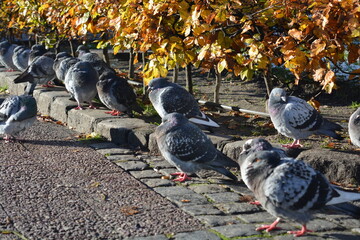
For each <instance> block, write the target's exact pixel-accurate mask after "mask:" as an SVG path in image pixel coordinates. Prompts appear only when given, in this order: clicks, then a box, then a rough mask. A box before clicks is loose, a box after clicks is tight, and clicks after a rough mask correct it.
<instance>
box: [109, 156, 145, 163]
mask: <svg viewBox="0 0 360 240" xmlns="http://www.w3.org/2000/svg"><path fill="white" fill-rule="evenodd" d="M104 155H105V156H106V158H107V159H109V160H111V161H141V160H139V158H137V157H136V156H134V155H133V154H127V155H119V154H116V155H106V154H104ZM141 162H142V161H141Z"/></svg>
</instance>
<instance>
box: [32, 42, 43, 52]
mask: <svg viewBox="0 0 360 240" xmlns="http://www.w3.org/2000/svg"><path fill="white" fill-rule="evenodd" d="M31 51H42V52H43V51H44V52H45V51H46V49H45V46H44V45H41V44H35V45H33V46H32V47H31Z"/></svg>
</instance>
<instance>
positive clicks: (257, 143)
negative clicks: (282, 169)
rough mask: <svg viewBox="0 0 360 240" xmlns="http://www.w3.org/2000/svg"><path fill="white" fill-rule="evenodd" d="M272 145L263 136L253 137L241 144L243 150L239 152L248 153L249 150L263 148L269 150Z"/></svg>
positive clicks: (260, 149) (261, 149) (256, 150)
mask: <svg viewBox="0 0 360 240" xmlns="http://www.w3.org/2000/svg"><path fill="white" fill-rule="evenodd" d="M272 148H273V146H272V145H271V144H270V143H269V142H268V141H267V140H265V139H263V138H254V139H249V140H247V141H246V142H245V143H244V145H243V150H242V152H241V153H240V154H243V153H249V152H250V151H253V152H258V151H264V150H271V149H272Z"/></svg>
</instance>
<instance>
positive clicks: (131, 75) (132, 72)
mask: <svg viewBox="0 0 360 240" xmlns="http://www.w3.org/2000/svg"><path fill="white" fill-rule="evenodd" d="M134 56H135V54H134V49H133V48H130V53H129V78H134V75H135V67H134Z"/></svg>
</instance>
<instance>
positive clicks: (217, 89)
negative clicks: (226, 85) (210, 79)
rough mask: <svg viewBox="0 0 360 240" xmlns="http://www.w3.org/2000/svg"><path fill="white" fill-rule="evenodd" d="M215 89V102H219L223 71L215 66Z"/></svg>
mask: <svg viewBox="0 0 360 240" xmlns="http://www.w3.org/2000/svg"><path fill="white" fill-rule="evenodd" d="M214 69H215V89H214V102H215V103H219V95H220V87H221V73H220V72H219V71H218V70H217V68H216V66H215V68H214Z"/></svg>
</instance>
